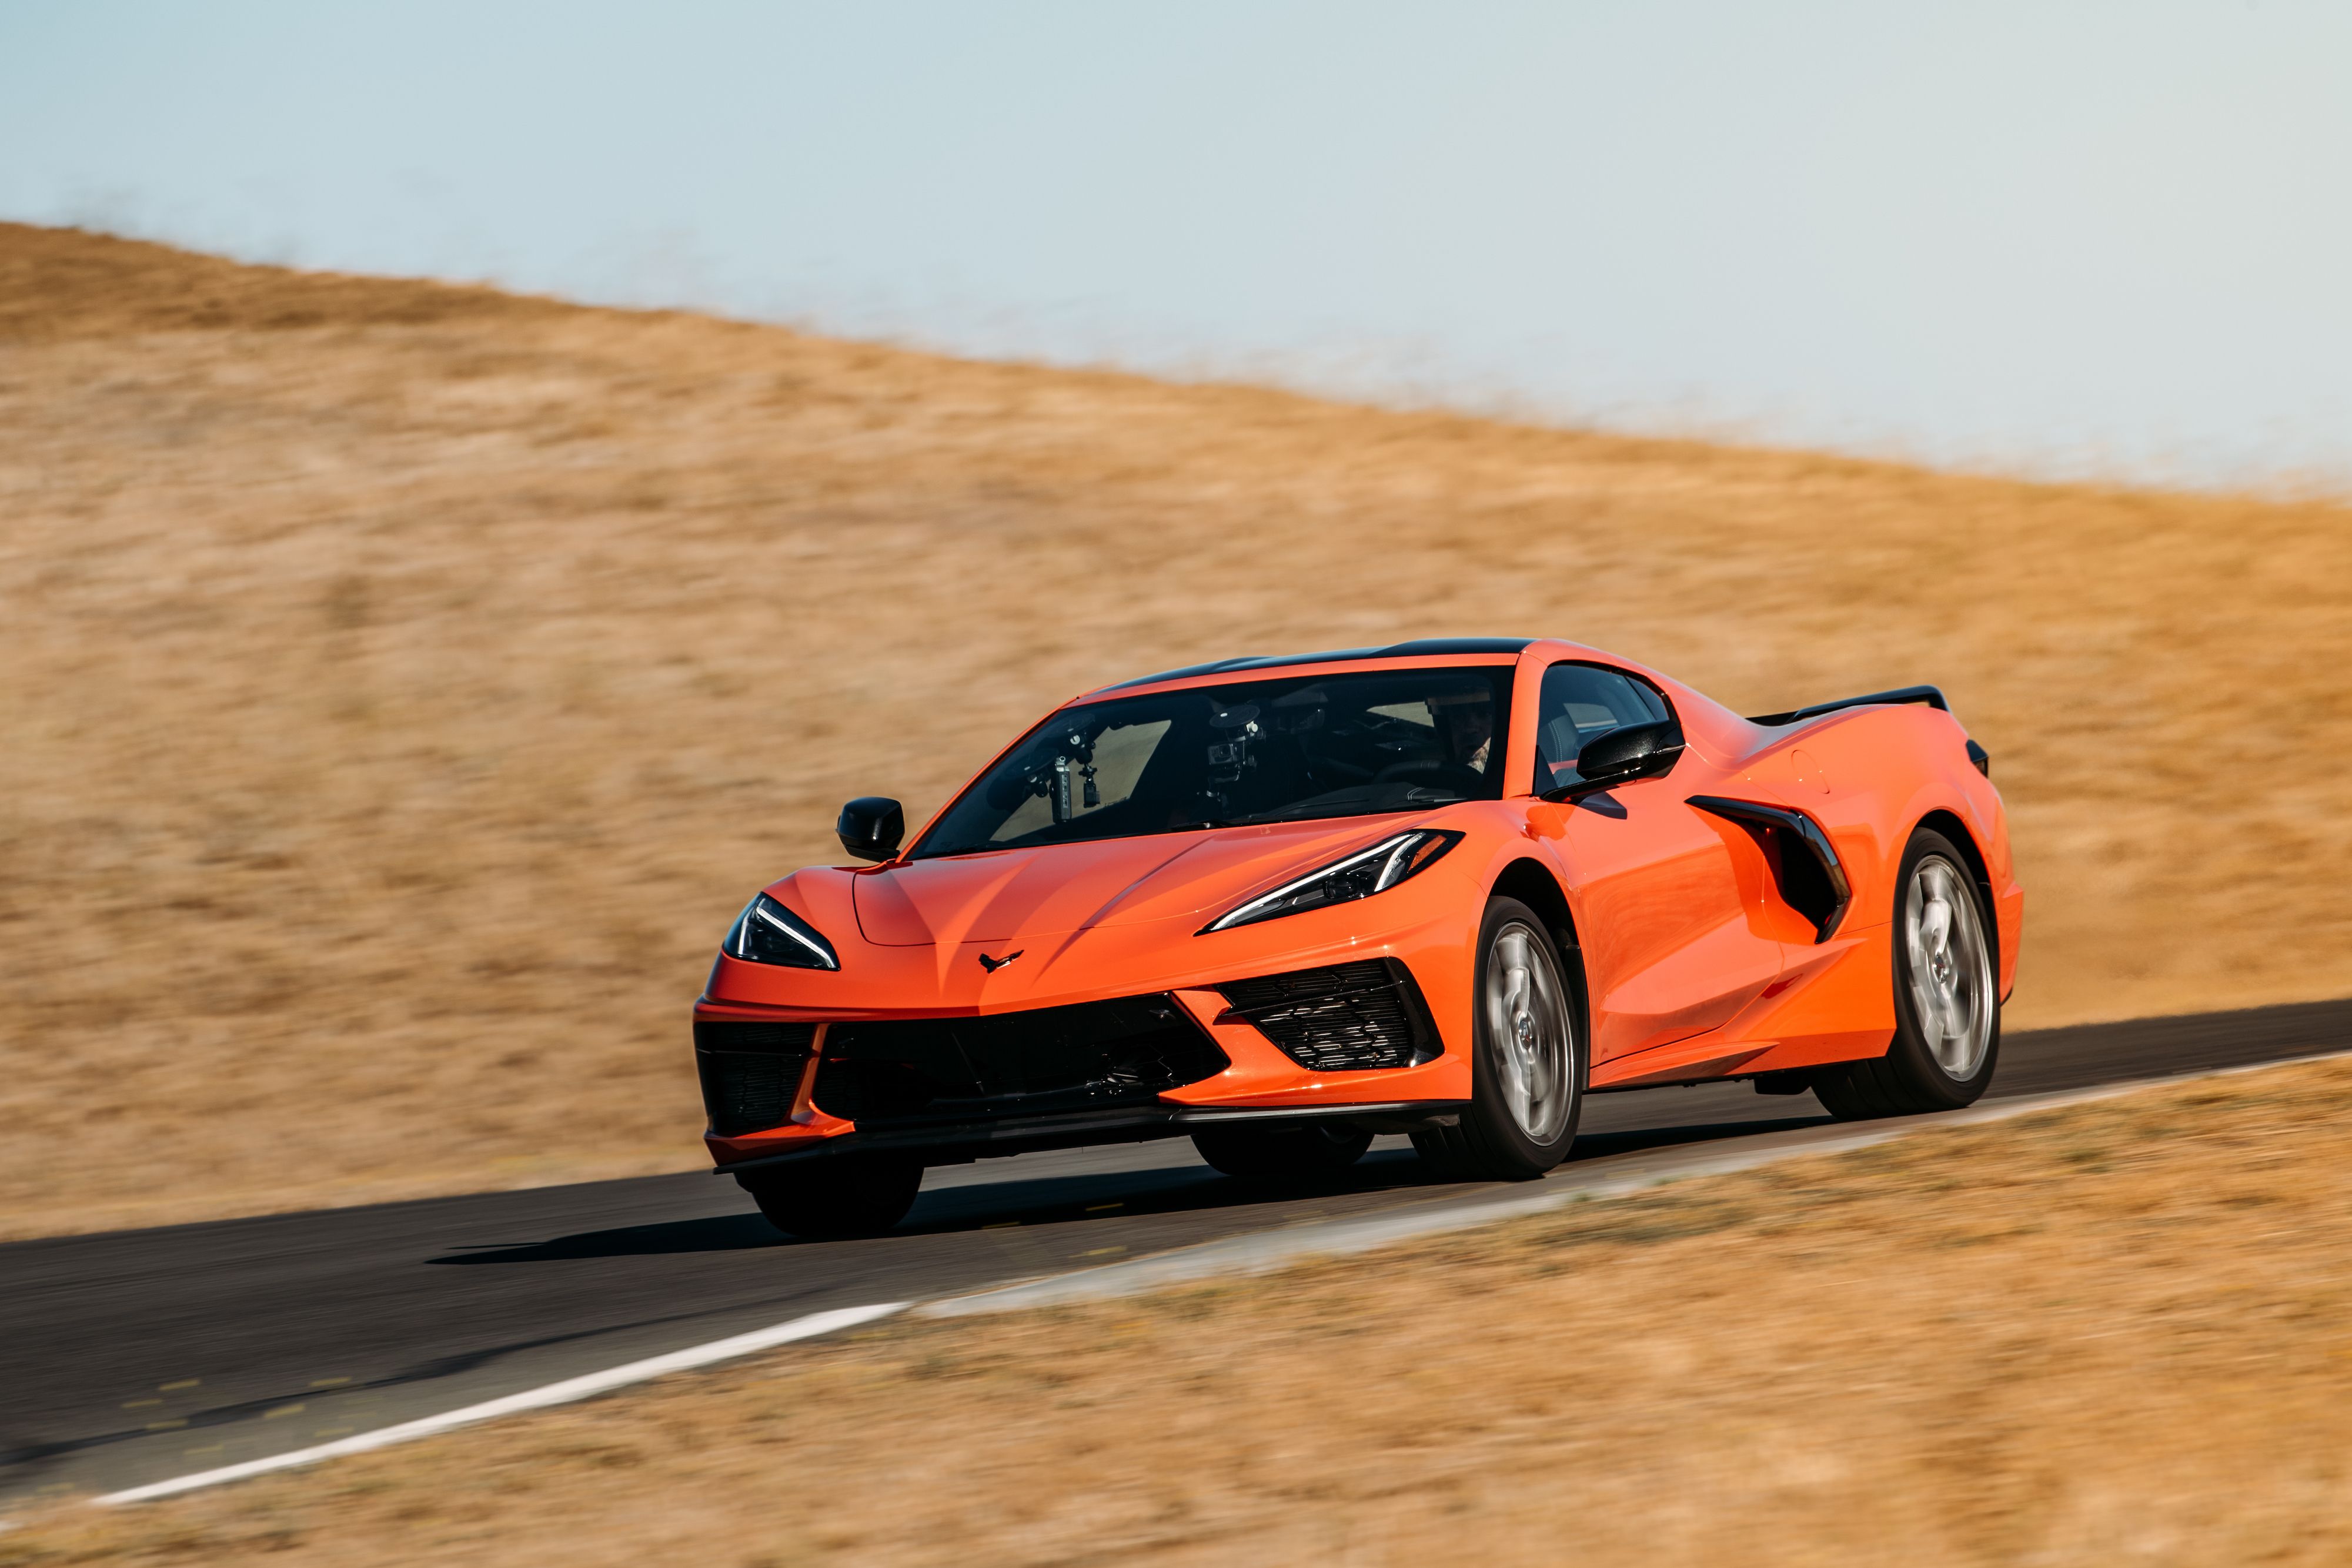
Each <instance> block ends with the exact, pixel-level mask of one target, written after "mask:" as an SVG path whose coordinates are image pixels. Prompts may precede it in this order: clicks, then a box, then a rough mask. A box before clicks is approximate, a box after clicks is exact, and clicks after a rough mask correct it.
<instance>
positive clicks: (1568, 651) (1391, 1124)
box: [694, 638, 2024, 1235]
mask: <svg viewBox="0 0 2352 1568" xmlns="http://www.w3.org/2000/svg"><path fill="white" fill-rule="evenodd" d="M1989 773H1990V768H1989V767H1988V765H1987V759H1986V755H1985V752H1984V750H1983V748H1982V747H1979V746H1978V745H1977V743H1976V742H1975V741H1973V740H1971V739H1970V738H1969V736H1968V733H1967V732H1966V731H1965V730H1963V729H1962V728H1961V727H1960V726H1959V724H1958V722H1957V721H1956V720H1954V719H1953V717H1952V716H1951V714H1950V712H1949V711H1948V708H1947V706H1946V704H1945V701H1944V698H1943V695H1942V694H1941V693H1939V692H1938V691H1937V690H1936V688H1934V687H1933V686H1913V687H1909V688H1906V689H1905V690H1901V691H1891V692H1879V693H1874V694H1873V695H1868V696H1861V697H1851V698H1848V699H1845V700H1843V701H1841V702H1831V703H1822V704H1818V705H1816V706H1812V707H1805V708H1799V709H1797V710H1796V711H1794V712H1792V713H1779V714H1770V715H1767V716H1763V717H1760V718H1742V717H1740V716H1738V715H1737V714H1734V713H1732V712H1730V711H1729V710H1727V709H1726V708H1724V707H1721V706H1718V705H1717V704H1715V703H1713V702H1710V701H1708V700H1707V699H1706V697H1704V696H1701V695H1699V694H1698V693H1696V692H1695V691H1693V690H1691V689H1690V688H1689V687H1688V686H1685V685H1680V684H1679V683H1677V682H1675V681H1673V680H1670V679H1668V678H1667V677H1665V676H1664V675H1662V674H1658V673H1657V672H1655V671H1654V670H1648V669H1644V668H1643V667H1642V666H1641V665H1639V664H1632V663H1630V662H1628V661H1626V660H1623V659H1619V658H1616V657H1613V656H1612V655H1611V654H1608V653H1601V652H1599V651H1597V650H1595V649H1592V648H1587V647H1581V646H1580V645H1578V644H1576V643H1566V642H1557V641H1549V640H1538V641H1530V640H1528V639H1523V638H1466V639H1455V640H1448V641H1431V642H1418V643H1398V644H1396V645H1395V646H1392V647H1387V648H1353V649H1349V650H1346V651H1344V652H1340V653H1307V654H1300V655H1298V656H1297V657H1295V658H1248V659H1227V660H1224V661H1223V662H1221V663H1217V664H1201V665H1196V666H1194V667H1192V668H1190V669H1183V670H1171V671H1168V672H1166V673H1164V674H1157V675H1150V676H1147V677H1145V678H1144V679H1141V680H1138V681H1129V682H1128V683H1126V684H1125V685H1116V686H1109V687H1106V688H1104V689H1103V690H1100V691H1096V692H1089V693H1087V695H1084V696H1080V697H1078V698H1076V699H1075V700H1073V701H1072V702H1070V703H1069V704H1067V705H1066V706H1063V707H1060V708H1057V709H1056V710H1055V711H1054V712H1053V713H1051V714H1049V715H1047V716H1046V717H1045V720H1044V721H1043V722H1042V723H1040V724H1038V725H1037V726H1036V727H1034V729H1032V730H1030V731H1029V732H1028V733H1027V734H1026V735H1024V736H1023V737H1020V739H1018V740H1016V741H1015V742H1013V745H1012V746H1011V747H1008V748H1007V749H1006V750H1005V751H1004V752H1003V754H1002V755H1000V756H999V757H998V758H996V759H995V760H994V761H993V762H991V763H990V764H989V765H988V766H987V767H986V768H983V769H982V771H981V773H980V775H979V777H977V778H975V779H973V780H972V781H971V783H970V784H968V785H966V786H965V787H964V789H962V790H961V792H960V793H958V794H957V795H956V797H955V798H954V799H953V800H950V801H949V803H948V805H947V806H946V808H945V809H944V810H941V811H940V812H939V814H938V815H936V816H935V817H933V818H932V819H931V820H930V821H929V822H927V823H925V824H924V825H923V827H922V830H921V831H919V832H918V833H916V834H915V836H914V838H913V840H912V841H911V842H908V843H905V844H904V845H903V846H902V844H901V839H902V838H903V837H904V826H903V818H902V814H901V812H900V810H899V808H898V802H897V801H895V800H882V799H878V798H866V799H861V800H852V801H851V802H849V804H848V805H847V806H846V807H845V808H844V809H843V810H842V813H841V820H840V824H839V831H840V835H841V841H842V844H843V847H844V848H845V849H846V850H847V851H848V852H850V853H851V854H852V855H855V856H856V857H858V858H859V859H860V860H862V861H866V862H873V863H870V864H866V865H856V866H832V867H819V868H813V869H810V870H807V871H802V872H795V873H793V874H792V875H791V876H788V877H785V878H783V879H782V881H780V882H776V883H772V884H771V885H770V886H769V887H768V888H767V889H766V890H765V891H763V892H761V894H759V895H758V896H757V897H755V898H754V899H752V900H751V903H750V904H748V905H746V906H745V908H744V910H743V913H742V914H741V915H740V916H738V917H737V919H736V921H735V924H734V925H733V927H732V928H731V929H730V931H729V932H728V934H727V937H726V941H725V943H724V945H723V946H722V948H721V950H720V953H719V959H718V962H717V964H716V965H715V966H714V967H712V969H711V971H710V979H709V984H708V985H707V986H706V987H705V988H704V991H703V995H702V998H701V999H700V1000H699V1001H698V1002H697V1003H696V1004H695V1009H694V1043H695V1057H696V1061H697V1064H698V1068H699V1070H700V1073H701V1081H702V1092H703V1099H704V1103H705V1105H706V1108H707V1109H708V1111H709V1116H710V1126H709V1134H708V1135H707V1142H708V1144H709V1149H710V1152H711V1155H712V1156H713V1158H714V1159H715V1160H716V1162H717V1164H718V1167H719V1170H721V1171H723V1172H726V1173H729V1174H731V1175H732V1176H735V1177H736V1179H737V1180H738V1181H739V1182H740V1183H741V1184H742V1186H743V1187H744V1188H745V1189H746V1190H747V1191H748V1192H750V1193H751V1197H753V1199H754V1200H756V1201H757V1202H758V1204H759V1206H760V1207H761V1211H762V1212H763V1213H765V1214H766V1215H767V1216H768V1218H770V1219H772V1220H773V1221H774V1222H775V1223H776V1224H777V1225H778V1226H779V1227H781V1228H784V1229H787V1230H791V1231H795V1232H799V1233H802V1234H806V1235H845V1234H856V1233H865V1232H872V1231H875V1230H879V1229H884V1228H888V1227H889V1226H891V1225H894V1224H896V1223H897V1222H898V1219H899V1218H901V1217H902V1216H904V1215H905V1213H906V1212H907V1209H908V1206H909V1205H910V1204H912V1203H913V1201H914V1198H915V1194H916V1191H917V1189H918V1188H919V1186H921V1184H922V1179H923V1170H924V1167H925V1166H936V1165H950V1164H960V1163H963V1162H966V1161H970V1160H973V1159H978V1158H983V1157H986V1156H989V1155H1010V1154H1018V1153H1022V1152H1024V1151H1028V1150H1034V1149H1050V1148H1064V1147H1070V1146H1073V1145H1086V1144H1107V1143H1118V1142H1123V1141H1129V1140H1134V1139H1143V1138H1158V1137H1170V1136H1176V1135H1185V1136H1190V1137H1191V1138H1192V1141H1193V1143H1194V1144H1195V1145H1197V1146H1198V1147H1199V1150H1200V1153H1201V1155H1202V1158H1203V1159H1205V1160H1207V1161H1208V1163H1209V1164H1211V1165H1212V1166H1215V1167H1216V1168H1217V1169H1219V1170H1221V1171H1224V1172H1227V1173H1229V1174H1231V1175H1233V1176H1240V1177H1244V1178H1248V1179H1254V1180H1267V1181H1281V1180H1297V1179H1304V1178H1311V1177H1313V1176H1318V1175H1328V1174H1330V1173H1332V1172H1335V1171H1338V1170H1339V1169H1341V1168H1342V1167H1344V1166H1347V1165H1349V1163H1350V1162H1352V1161H1353V1160H1355V1159H1356V1158H1357V1157H1358V1156H1359V1155H1361V1154H1362V1153H1363V1151H1364V1148H1365V1146H1366V1145H1368V1144H1369V1143H1370V1140H1371V1138H1372V1136H1373V1135H1374V1134H1377V1133H1383V1132H1388V1133H1409V1134H1412V1141H1413V1144H1414V1145H1415V1146H1416V1147H1417V1148H1418V1149H1419V1150H1420V1152H1421V1155H1422V1157H1423V1159H1424V1160H1425V1161H1427V1162H1428V1163H1429V1164H1430V1165H1431V1166H1433V1167H1434V1169H1435V1170H1436V1171H1437V1172H1438V1173H1440V1174H1441V1175H1443V1176H1447V1177H1452V1178H1459V1179H1478V1178H1484V1179H1502V1180H1510V1179H1524V1178H1528V1177H1532V1176H1540V1175H1542V1174H1543V1173H1544V1172H1545V1171H1547V1170H1549V1169H1550V1168H1551V1167H1552V1166H1554V1165H1556V1164H1558V1163H1559V1160H1560V1159H1561V1158H1562V1156H1564V1155H1566V1154H1567V1153H1568V1147H1569V1144H1570V1140H1571V1139H1573V1138H1574V1137H1575V1136H1576V1124H1577V1117H1578V1113H1579V1112H1580V1108H1581V1106H1582V1103H1583V1099H1584V1096H1585V1095H1586V1094H1588V1093H1596V1092H1604V1091H1608V1090H1612V1089H1633V1088H1637V1087H1647V1086H1649V1085H1654V1084H1665V1083H1694V1082H1703V1081H1706V1080H1711V1079H1748V1080H1751V1081H1753V1082H1754V1083H1755V1085H1756V1087H1757V1088H1758V1089H1759V1090H1760V1091H1762V1092H1766V1093H1788V1094H1793V1093H1801V1092H1803V1091H1805V1090H1807V1089H1811V1091H1812V1092H1814V1093H1815V1094H1816V1095H1818V1096H1819V1097H1820V1099H1821V1102H1822V1104H1824V1105H1826V1106H1827V1107H1828V1108H1829V1109H1830V1110H1831V1112H1832V1113H1835V1114H1837V1115H1839V1116H1847V1117H1869V1116H1885V1115H1894V1114H1900V1113H1907V1112H1917V1111H1928V1110H1936V1109H1941V1108H1945V1107H1951V1106H1958V1105H1965V1104H1967V1103H1969V1102H1970V1101H1972V1100H1974V1099H1976V1098H1977V1096H1978V1095H1979V1094H1981V1093H1983V1092H1984V1089H1985V1085H1986V1084H1987V1082H1990V1079H1991V1077H1992V1072H1993V1063H1994V1061H1995V1059H1996V1057H1997V1055H1998V1054H1999V1051H2000V1004H2001V1002H2002V1001H2003V1000H2004V999H2005V998H2007V997H2008V995H2009V991H2010V987H2011V983H2012V980H2013V977H2014V976H2015V974H2016V966H2017V945H2018V937H2019V933H2020V930H2021V923H2022V913H2023V904H2024V894H2023V893H2022V891H2021V889H2020V888H2019V886H2018V884H2017V881H2016V877H2015V875H2014V874H2013V872H2012V868H2011V861H2010V847H2009V831H2008V827H2007V822H2006V820H2005V817H2004V814H2003V810H2002V807H2001V800H2000V794H1999V793H1998V792H1997V791H1996V790H1995V789H1994V788H1993V786H1992V782H1991V779H1990V777H1989Z"/></svg>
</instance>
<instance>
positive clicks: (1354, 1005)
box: [1217, 958, 1438, 1072]
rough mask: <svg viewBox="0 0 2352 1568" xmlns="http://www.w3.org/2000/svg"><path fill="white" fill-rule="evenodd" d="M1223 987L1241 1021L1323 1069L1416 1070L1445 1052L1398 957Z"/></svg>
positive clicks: (1303, 1061) (1300, 1061) (1231, 982)
mask: <svg viewBox="0 0 2352 1568" xmlns="http://www.w3.org/2000/svg"><path fill="white" fill-rule="evenodd" d="M1217 989H1218V990H1220V991H1222V992H1223V993H1224V998H1225V1000H1227V1001H1229V1002H1231V1003H1232V1004H1233V1012H1234V1017H1236V1018H1239V1019H1243V1020H1244V1021H1245V1022H1248V1023H1251V1024H1255V1026H1256V1027H1257V1029H1258V1031H1259V1032H1260V1033H1262V1034H1264V1035H1265V1037H1266V1038H1267V1039H1268V1040H1272V1041H1274V1043H1275V1044H1276V1045H1278V1046H1280V1047H1281V1048H1282V1052H1283V1054H1284V1055H1286V1056H1287V1057H1289V1058H1290V1060H1292V1061H1296V1062H1297V1063H1298V1065H1299V1066H1301V1067H1306V1068H1311V1069H1313V1070H1314V1071H1318V1072H1349V1071H1363V1070H1365V1069H1367V1068H1374V1067H1410V1066H1412V1064H1413V1063H1414V1062H1417V1061H1432V1060H1433V1059H1434V1058H1435V1057H1436V1056H1437V1054H1438V1045H1437V1031H1436V1030H1435V1029H1433V1027H1432V1026H1431V1024H1430V1021H1429V1009H1428V1008H1427V1007H1426V1006H1425V1005H1424V1004H1423V1001H1422V999H1421V992H1420V989H1419V988H1417V987H1415V986H1414V985H1413V983H1412V972H1411V971H1410V970H1408V969H1407V968H1406V967H1404V966H1403V965H1402V964H1401V963H1399V962H1398V961H1397V960H1395V959H1393V958H1371V959H1367V960H1365V961H1364V962H1362V963H1357V964H1335V965H1333V966H1332V967H1329V968H1327V969H1296V970H1293V971H1292V972H1291V973H1289V974H1287V975H1265V976H1262V977H1259V978H1257V979H1254V980H1228V981H1226V982H1225V983H1224V984H1223V985H1221V986H1219V987H1218V988H1217Z"/></svg>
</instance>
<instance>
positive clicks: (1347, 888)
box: [1193, 828, 1462, 936]
mask: <svg viewBox="0 0 2352 1568" xmlns="http://www.w3.org/2000/svg"><path fill="white" fill-rule="evenodd" d="M1461 841H1462V835H1461V834H1460V833H1449V832H1446V831H1443V830H1441V829H1437V828H1415V829H1413V830H1412V831H1411V832H1407V833H1399V834H1398V835H1397V836H1396V837H1394V838H1392V839H1382V840H1381V841H1380V842H1379V843H1376V844H1374V845H1373V846H1372V847H1371V848H1370V849H1368V850H1358V851H1357V852H1355V853H1354V854H1351V855H1349V857H1348V858H1347V859H1346V860H1342V861H1334V862H1331V863H1330V864H1329V865H1327V866H1325V867H1324V868H1323V869H1322V870H1321V871H1316V872H1309V873H1307V874H1306V875H1305V876H1302V877H1300V878H1299V879H1298V880H1297V881H1296V882H1286V883H1283V884H1282V885H1281V886H1280V887H1277V888H1276V889H1275V890H1274V891H1273V892H1272V893H1264V894H1259V895H1258V896H1257V897H1255V898H1253V899H1251V900H1250V901H1249V902H1248V903H1247V904H1243V905H1242V906H1241V907H1240V908H1238V909H1229V910H1227V911H1226V912H1225V913H1224V914H1223V915H1218V916H1217V917H1216V918H1215V919H1214V920H1212V921H1210V922H1209V923H1208V924H1207V925H1203V926H1202V927H1201V929H1200V930H1198V931H1196V932H1194V933H1193V935H1194V936H1207V935H1208V934H1209V933H1210V932H1212V931H1228V930H1231V929H1232V928H1233V927H1234V926H1236V925H1255V924H1256V923H1257V922H1259V921H1261V920H1277V919H1280V918H1281V917H1282V916H1283V915H1303V914H1305V913H1306V912H1307V910H1310V909H1320V908H1322V907H1323V906H1324V905H1325V904H1349V903H1353V902H1354V901H1355V900H1357V899H1359V898H1370V897H1371V895H1372V894H1376V893H1386V892H1387V891H1388V890H1389V889H1390V888H1392V887H1394V886H1395V885H1396V884H1397V883H1401V882H1402V881H1403V880H1404V879H1405V878H1407V877H1409V876H1418V875H1420V874H1421V873H1423V872H1424V871H1427V870H1428V869H1429V868H1430V867H1431V866H1433V865H1434V864H1436V863H1437V862H1438V860H1439V858H1440V857H1441V856H1443V855H1444V853H1445V852H1446V851H1448V850H1450V849H1452V848H1453V847H1454V845H1456V844H1458V843H1460V842H1461Z"/></svg>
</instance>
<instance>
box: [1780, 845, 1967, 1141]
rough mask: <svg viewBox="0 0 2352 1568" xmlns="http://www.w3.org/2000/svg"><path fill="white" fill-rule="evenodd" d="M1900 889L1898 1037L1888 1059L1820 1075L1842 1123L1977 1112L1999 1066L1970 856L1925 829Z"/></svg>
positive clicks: (1906, 857)
mask: <svg viewBox="0 0 2352 1568" xmlns="http://www.w3.org/2000/svg"><path fill="white" fill-rule="evenodd" d="M1937 905H1941V908H1940V909H1939V908H1937ZM1992 931H1993V925H1992V914H1991V911H1990V909H1989V908H1987V907H1986V904H1985V897H1984V893H1983V890H1982V889H1980V888H1979V886H1978V885H1977V881H1976V877H1975V876H1974V874H1973V873H1970V872H1969V862H1968V858H1967V857H1966V856H1964V855H1962V854H1961V853H1960V852H1959V851H1958V849H1957V848H1955V847H1954V846H1953V843H1952V841H1951V840H1949V839H1948V838H1946V837H1945V836H1944V835H1943V834H1941V833H1939V832H1937V831H1935V830H1933V829H1932V828H1922V829H1920V830H1919V831H1917V832H1916V833H1913V834H1912V835H1911V841H1910V843H1908V844H1907V845H1906V846H1905V847H1904V850H1903V861H1902V864H1901V865H1900V866H1899V867H1898V868H1897V869H1896V872H1895V925H1894V938H1893V939H1894V943H1895V962H1894V965H1893V968H1894V972H1895V1038H1894V1039H1893V1040H1890V1041H1888V1042H1887V1046H1886V1054H1885V1055H1884V1056H1880V1057H1874V1058H1873V1059H1872V1060H1870V1061H1849V1062H1840V1063H1838V1064H1837V1065H1835V1066H1832V1067H1825V1068H1822V1069H1821V1070H1820V1071H1816V1072H1815V1073H1814V1074H1813V1093H1814V1094H1815V1095H1816V1096H1817V1097H1818V1098H1819V1099H1820V1100H1821V1103H1822V1105H1823V1106H1824V1107H1825V1108H1827V1110H1828V1111H1829V1113H1830V1114H1831V1115H1832V1116H1835V1117H1837V1118H1838V1119H1839V1120H1840V1121H1843V1122H1860V1121H1868V1120H1872V1119H1874V1118H1876V1117H1881V1116H1914V1115H1918V1114H1920V1113H1925V1112H1929V1111H1957V1110H1958V1109H1959V1108H1960V1107H1961V1106H1963V1105H1972V1104H1974V1103H1976V1102H1977V1100H1978V1099H1979V1097H1980V1096H1981V1095H1982V1094H1983V1093H1984V1092H1985V1088H1986V1086H1987V1085H1989V1084H1990V1083H1991V1082H1992V1074H1993V1068H1994V1066H1995V1065H1996V1064H1997V1063H1998V1062H1999V1061H2000V983H1999V980H1998V978H1997V977H1996V973H1995V967H1994V957H1993V937H1992Z"/></svg>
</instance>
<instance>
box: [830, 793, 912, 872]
mask: <svg viewBox="0 0 2352 1568" xmlns="http://www.w3.org/2000/svg"><path fill="white" fill-rule="evenodd" d="M833 831H835V833H838V834H839V835H840V836H841V847H842V848H843V849H845V850H847V851H848V852H850V853H851V854H854V855H856V857H857V858H858V859H859V860H862V861H887V860H888V859H889V858H890V857H891V856H892V855H895V854H897V853H898V841H899V840H900V839H903V838H905V837H906V836H907V813H906V812H904V811H902V810H899V809H898V801H896V800H884V799H883V798H882V797H881V796H879V795H860V796H859V797H858V798H857V799H856V800H852V801H851V802H850V803H849V804H848V805H846V806H844V807H843V808H842V809H841V821H837V822H835V823H834V825H833Z"/></svg>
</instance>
